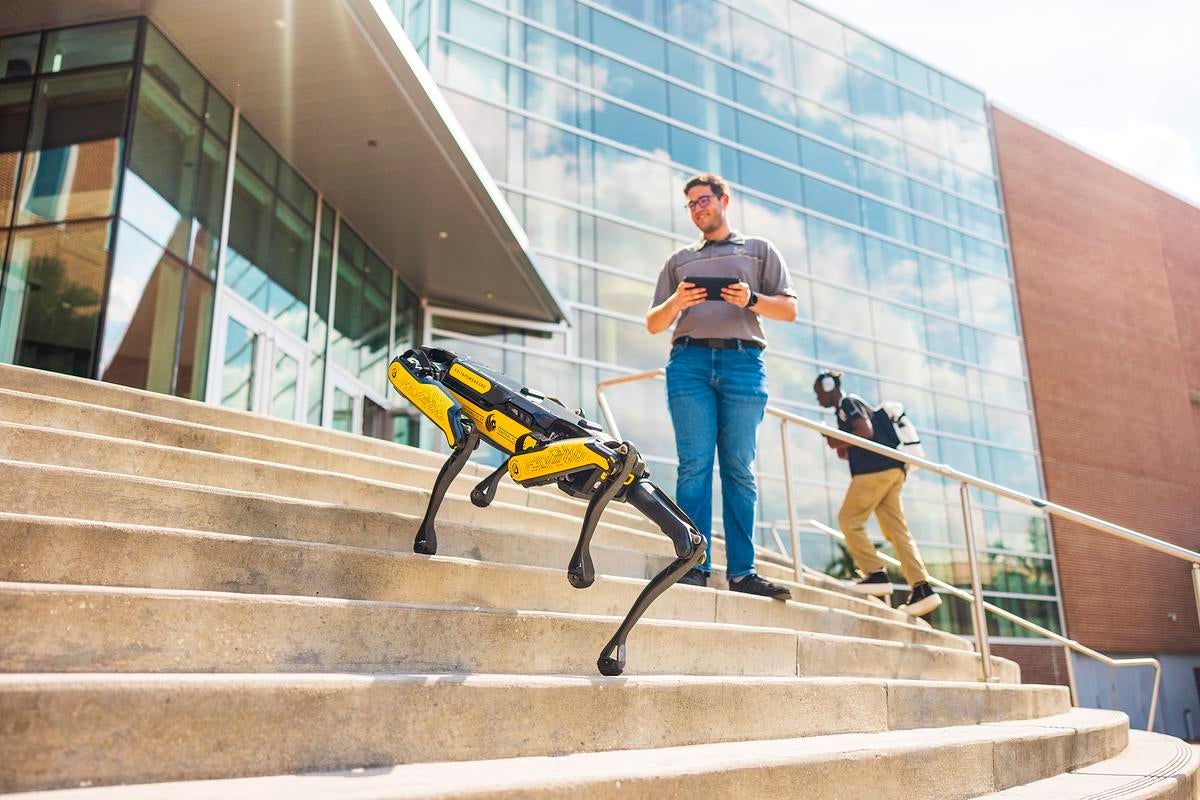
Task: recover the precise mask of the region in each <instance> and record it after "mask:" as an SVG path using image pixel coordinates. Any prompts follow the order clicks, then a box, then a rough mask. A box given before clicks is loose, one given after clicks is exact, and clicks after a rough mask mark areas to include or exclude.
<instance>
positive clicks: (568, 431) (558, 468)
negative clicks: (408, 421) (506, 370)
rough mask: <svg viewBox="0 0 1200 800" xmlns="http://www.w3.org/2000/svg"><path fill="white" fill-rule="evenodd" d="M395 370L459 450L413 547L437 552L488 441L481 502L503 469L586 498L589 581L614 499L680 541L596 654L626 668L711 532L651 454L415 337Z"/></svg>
mask: <svg viewBox="0 0 1200 800" xmlns="http://www.w3.org/2000/svg"><path fill="white" fill-rule="evenodd" d="M388 379H389V381H390V382H391V384H392V386H393V387H395V389H396V391H398V392H399V393H400V394H401V395H403V396H404V397H405V398H406V399H407V400H408V401H409V402H411V403H412V404H413V405H414V406H416V407H417V410H419V411H420V412H421V413H422V414H424V415H425V416H426V417H428V418H429V419H430V420H431V421H432V422H433V424H434V425H436V426H437V427H438V428H439V429H440V430H441V431H442V433H444V434H445V436H446V442H447V443H448V444H449V445H450V447H451V449H452V452H451V454H450V458H449V459H448V460H447V461H446V463H445V464H444V465H443V466H442V469H441V471H440V472H439V473H438V477H437V481H436V482H435V483H434V485H433V492H432V494H431V495H430V497H429V506H428V507H427V508H426V509H425V517H424V519H422V520H421V527H420V528H419V529H418V530H417V537H416V541H415V542H414V543H413V550H415V551H416V552H418V553H422V554H424V555H433V554H434V553H436V552H437V534H436V532H435V531H434V518H435V517H436V516H437V512H438V508H439V507H440V506H441V504H442V499H443V498H444V497H445V495H446V490H447V489H449V488H450V484H451V483H452V482H453V481H454V478H455V477H456V476H457V475H458V474H459V472H461V471H462V468H463V467H464V466H465V465H466V463H467V460H468V459H469V458H470V456H471V453H472V452H473V451H474V450H475V448H477V447H478V446H479V442H480V441H486V442H487V443H488V444H490V445H492V446H493V447H495V448H496V449H498V450H500V451H501V452H503V453H504V454H505V455H506V458H505V459H504V463H502V464H501V465H500V466H499V467H498V468H497V469H496V470H495V471H494V472H492V473H491V474H490V475H488V476H487V477H486V478H484V479H483V480H482V481H481V482H480V483H479V485H478V486H476V487H475V489H474V491H472V492H471V502H472V503H474V504H475V505H476V506H479V507H480V508H485V507H487V506H488V505H490V504H491V502H492V500H493V499H495V497H496V487H497V486H498V485H499V483H500V480H501V479H502V478H503V477H504V475H505V474H507V475H509V476H511V477H512V479H513V480H514V481H516V482H517V483H518V484H519V485H521V486H542V485H545V484H550V483H556V484H557V485H558V488H559V489H561V490H562V491H564V492H566V493H567V494H569V495H570V496H572V497H577V498H580V499H584V500H587V501H588V506H587V511H586V512H585V513H584V517H583V527H582V529H581V530H580V532H579V543H578V544H577V545H576V547H575V553H574V554H573V555H572V556H571V562H570V564H568V565H567V580H568V581H570V583H571V585H572V586H574V587H575V588H576V589H586V588H587V587H589V586H591V585H592V583H593V581H595V579H596V570H595V568H594V566H593V565H592V556H591V552H590V547H591V541H592V535H593V534H594V533H595V532H596V525H597V524H598V523H599V522H600V515H601V513H603V511H604V508H605V506H607V505H608V504H609V503H610V502H611V501H613V500H616V501H618V502H625V503H629V504H630V505H632V506H633V507H634V508H636V509H637V510H638V511H640V512H642V514H644V515H645V516H646V517H647V518H649V519H650V520H651V521H652V522H654V523H655V524H656V525H658V527H659V528H660V529H661V530H662V532H663V533H664V534H666V535H667V537H669V538H670V540H671V543H672V544H673V545H674V546H675V556H676V558H675V560H674V561H672V562H671V563H670V564H668V565H667V566H666V567H665V568H664V569H663V570H662V571H661V572H659V573H658V574H657V575H655V576H654V578H653V579H652V580H651V581H650V583H649V584H647V585H646V588H645V589H643V590H642V592H641V594H639V595H638V598H637V600H636V601H635V602H634V604H633V607H632V608H630V609H629V613H628V614H626V615H625V619H624V621H622V622H621V625H620V627H619V628H618V629H617V632H616V634H615V635H614V636H613V637H612V639H610V640H609V642H608V644H607V645H605V647H604V649H603V650H602V651H601V653H600V658H599V659H598V660H597V662H596V666H597V667H598V668H599V670H600V673H601V674H602V675H620V674H621V672H622V671H623V670H624V669H625V654H626V653H625V639H626V637H627V636H628V635H629V631H630V630H631V629H632V628H633V626H634V625H635V624H636V623H637V621H638V620H639V619H640V618H641V616H642V614H644V613H645V611H646V609H647V608H648V607H649V606H650V604H651V603H652V602H654V600H655V598H657V597H658V596H659V595H660V594H662V593H663V592H664V591H666V590H667V588H668V587H670V586H671V584H673V583H675V581H677V580H679V578H680V577H682V576H683V575H684V573H686V572H687V571H688V570H689V569H691V568H692V567H694V566H696V565H697V564H699V563H701V561H703V559H704V551H705V544H706V543H705V541H704V537H703V536H702V535H701V534H700V533H699V532H698V531H697V530H696V526H695V525H693V524H692V521H691V520H690V519H688V516H687V515H686V514H684V513H683V512H682V511H681V510H680V509H679V507H678V506H676V505H675V503H674V502H672V501H671V499H670V498H668V497H667V496H666V495H664V494H663V493H662V491H661V490H659V489H658V488H657V487H655V485H654V484H653V483H651V482H650V481H649V479H648V478H649V473H648V472H647V471H646V464H645V462H644V461H643V460H642V458H641V456H640V455H638V451H637V449H636V448H634V446H633V445H632V444H630V443H629V442H618V441H615V440H614V439H613V438H612V437H611V436H609V435H608V434H606V433H605V432H604V430H603V428H601V427H600V426H599V425H596V424H595V423H593V422H590V421H588V420H587V419H584V417H583V414H582V412H580V411H578V410H576V411H571V410H569V409H568V408H567V407H566V406H564V405H563V404H562V403H561V402H559V401H558V400H556V399H554V398H552V397H547V396H545V395H543V394H541V393H539V392H535V391H533V390H532V389H528V388H526V387H524V386H521V385H520V384H518V383H516V382H515V381H513V380H512V379H511V378H509V377H507V376H505V375H503V374H501V373H499V372H496V371H495V370H492V369H490V368H488V367H486V366H484V365H482V364H480V363H478V362H475V361H473V360H471V359H469V358H465V357H462V356H458V355H456V354H454V353H452V352H450V351H449V350H442V349H438V348H433V347H417V348H414V349H412V350H408V351H406V352H405V353H404V354H403V355H401V356H399V357H397V358H394V359H392V363H391V364H390V365H389V366H388Z"/></svg>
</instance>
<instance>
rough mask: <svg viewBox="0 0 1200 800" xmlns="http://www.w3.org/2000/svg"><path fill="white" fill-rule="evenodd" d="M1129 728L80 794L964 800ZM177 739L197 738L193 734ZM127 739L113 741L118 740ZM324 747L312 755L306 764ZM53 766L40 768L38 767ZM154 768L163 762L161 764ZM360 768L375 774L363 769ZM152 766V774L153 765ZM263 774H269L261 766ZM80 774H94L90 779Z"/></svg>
mask: <svg viewBox="0 0 1200 800" xmlns="http://www.w3.org/2000/svg"><path fill="white" fill-rule="evenodd" d="M64 696H65V693H64ZM621 708H622V706H621V705H620V704H619V702H616V703H615V705H614V709H615V710H616V711H617V712H618V713H620V710H621ZM354 711H355V709H347V711H346V714H345V717H346V719H347V721H349V720H351V719H353V718H354V716H355V715H354ZM1124 721H1125V720H1124V716H1123V715H1121V714H1117V713H1114V712H1097V711H1091V710H1083V709H1075V710H1073V711H1071V712H1069V713H1067V714H1063V715H1059V716H1057V717H1051V718H1047V719H1045V720H1040V721H1036V722H1025V723H1020V724H1017V723H1014V724H1007V723H1006V724H1000V725H969V726H962V727H953V728H930V729H926V730H923V731H921V733H920V734H919V735H914V734H913V733H912V732H908V731H900V732H884V733H844V734H833V735H822V736H813V737H808V738H799V739H797V738H792V739H775V740H769V741H764V740H755V741H746V742H735V743H712V744H694V745H689V746H678V747H663V748H656V749H649V750H646V749H642V750H615V751H610V752H588V753H578V752H577V753H572V754H569V755H561V756H553V757H549V756H541V757H517V758H509V759H494V760H487V761H465V762H455V763H447V762H440V763H425V764H412V765H408V766H397V767H390V768H388V767H384V768H381V769H376V770H366V771H362V770H356V771H354V772H341V773H331V774H311V775H293V776H279V777H269V778H258V779H254V778H251V779H242V780H221V781H198V782H196V783H173V784H158V785H149V786H122V787H119V788H114V789H87V790H81V791H78V792H76V793H73V794H72V795H71V796H72V797H78V798H81V800H91V798H111V797H121V798H129V800H142V799H143V798H151V797H155V798H161V797H170V798H173V799H175V800H194V799H195V798H202V797H204V798H207V797H222V798H230V800H237V799H238V798H265V797H303V798H326V797H328V798H333V797H345V796H347V795H346V792H347V791H353V796H354V797H355V798H360V799H362V798H418V797H419V798H431V797H432V798H468V797H470V798H480V797H499V798H518V797H520V798H560V797H561V798H567V797H570V798H613V797H617V796H620V797H623V798H624V797H633V798H647V799H649V798H680V800H684V798H687V799H688V800H690V798H695V797H732V796H738V795H739V794H741V793H743V792H745V791H747V790H748V789H750V788H752V789H753V791H754V793H755V794H756V795H757V796H761V797H793V796H796V791H797V787H803V789H802V792H803V795H804V796H807V797H821V798H848V797H855V798H872V800H874V799H875V798H884V797H891V796H894V795H895V792H896V791H897V786H898V781H900V780H902V781H903V783H904V785H911V786H920V787H921V795H922V796H924V797H929V798H939V800H960V799H965V798H970V797H977V796H979V795H983V794H986V793H988V792H992V791H995V790H996V788H997V787H998V785H1011V784H1012V783H1013V782H1014V781H1015V780H1016V779H1018V778H1031V777H1035V776H1041V777H1047V776H1051V775H1056V774H1059V773H1061V772H1063V771H1065V770H1067V769H1069V768H1070V766H1069V763H1070V762H1069V761H1065V760H1063V759H1062V757H1061V756H1062V753H1064V752H1065V751H1069V750H1072V749H1073V748H1072V747H1071V745H1069V744H1066V743H1067V742H1070V741H1071V740H1072V739H1074V738H1076V737H1078V736H1084V735H1087V736H1094V737H1096V738H1097V739H1098V740H1101V741H1103V742H1104V748H1103V750H1102V751H1101V755H1102V756H1103V757H1105V758H1109V757H1112V756H1114V755H1116V754H1117V753H1119V752H1120V751H1121V749H1122V748H1124V746H1125V737H1124V735H1123V733H1121V731H1122V730H1123V725H1124ZM280 723H281V724H280V725H279V726H278V727H280V728H287V727H289V720H288V719H287V718H284V719H281V720H280ZM348 727H349V726H348ZM110 733H112V734H115V733H116V731H111V732H110ZM173 733H174V735H175V736H181V735H182V736H183V737H184V738H185V739H186V738H188V737H187V734H186V733H183V732H173ZM215 735H216V736H217V737H218V738H217V739H216V740H215V741H214V742H212V744H220V743H222V742H225V743H227V746H224V747H213V746H210V747H209V748H207V751H215V753H217V754H218V757H225V756H226V754H229V753H236V752H245V751H248V750H255V751H265V752H264V757H267V758H269V757H270V756H268V755H267V753H269V752H270V751H269V750H267V749H266V748H253V747H244V746H243V744H242V742H241V741H240V740H239V739H238V738H237V736H236V732H233V731H228V732H225V733H224V734H222V733H221V732H219V731H218V732H215ZM128 738H130V737H121V736H113V741H117V742H120V741H122V739H126V740H128ZM163 738H164V739H165V738H169V737H163ZM151 741H159V739H157V738H155V739H152V740H151ZM1015 742H1020V743H1023V744H1024V745H1025V746H1027V748H1028V749H1029V750H1030V751H1031V752H1032V753H1035V754H1037V755H1038V757H1036V758H1034V759H1032V760H1031V761H1029V762H1028V763H1025V764H1022V765H1020V767H1019V768H1018V769H1016V771H1015V772H1012V771H1009V770H1010V765H1009V764H1008V763H1007V762H1005V761H1004V760H1003V759H999V760H997V759H996V758H995V755H996V752H997V750H998V749H1001V748H1005V747H1007V746H1010V745H1012V743H1015ZM1060 743H1061V744H1060ZM317 749H319V748H316V747H313V748H310V750H309V752H308V754H307V755H308V757H309V759H310V762H309V763H311V760H313V755H314V752H313V751H315V750H317ZM78 755H79V754H76V757H78ZM378 755H380V756H384V755H385V754H383V753H380V754H378ZM47 760H48V759H42V761H41V763H45V762H46V761H47ZM149 761H150V759H148V758H142V759H139V762H140V763H147V762H149ZM297 761H300V759H297ZM157 763H159V764H162V763H163V760H162V759H160V760H159V761H158V762H157ZM293 763H296V762H293ZM352 763H353V762H352ZM358 764H359V765H360V766H369V764H366V763H363V762H361V761H360V762H358ZM88 766H89V768H91V769H95V770H98V771H100V774H104V771H105V769H106V768H105V764H104V763H103V759H96V762H93V761H91V760H90V759H89V763H88ZM148 766H149V767H150V768H151V769H153V767H154V764H153V763H149V764H148ZM185 768H187V767H185ZM250 768H251V769H253V768H254V766H253V765H251V767H250ZM258 768H259V769H268V768H269V767H268V765H267V764H265V763H261V764H259V765H258ZM160 769H161V767H160ZM188 769H190V771H191V772H192V773H193V774H197V776H199V775H202V774H203V772H204V770H205V766H204V765H203V764H196V765H194V766H192V767H190V768H188ZM226 769H227V770H228V766H227V767H226ZM293 770H295V771H299V767H298V766H297V767H293ZM149 771H150V769H148V770H147V773H148V772H149ZM80 772H83V773H84V774H87V773H86V771H84V770H81V771H80ZM43 780H45V778H43ZM59 780H61V779H59ZM96 780H103V778H97V779H96ZM30 783H32V781H31V782H30ZM27 785H28V784H27ZM43 785H45V784H43ZM57 785H62V783H59V784H57ZM1043 797H1045V796H1043Z"/></svg>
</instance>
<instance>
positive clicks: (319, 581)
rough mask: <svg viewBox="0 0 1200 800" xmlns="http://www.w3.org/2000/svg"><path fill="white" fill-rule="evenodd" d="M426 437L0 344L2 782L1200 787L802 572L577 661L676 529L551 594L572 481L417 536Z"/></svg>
mask: <svg viewBox="0 0 1200 800" xmlns="http://www.w3.org/2000/svg"><path fill="white" fill-rule="evenodd" d="M441 461H442V457H441V456H439V455H436V454H433V453H428V452H424V451H420V450H415V449H412V448H407V447H402V446H399V445H392V444H388V443H385V442H380V441H377V440H372V439H367V438H363V437H355V436H349V435H345V434H341V433H337V432H334V431H329V430H322V429H318V428H313V427H309V426H304V425H298V424H294V423H287V422H281V421H278V420H271V419H267V418H263V417H256V416H252V415H248V414H243V413H238V412H232V411H228V410H224V409H219V408H215V407H213V406H208V405H203V404H198V403H193V402H190V401H185V400H179V399H176V398H171V397H164V396H161V395H156V394H150V393H146V392H138V391H132V390H128V389H124V388H121V387H115V386H111V385H107V384H101V383H95V382H91V381H83V380H78V379H73V378H67V377H63V376H58V375H52V374H49V373H43V372H37V371H33V370H26V369H22V368H17V367H11V366H0V792H29V793H30V794H29V795H28V796H29V797H60V796H61V797H66V798H79V799H80V800H84V799H85V798H93V797H96V798H100V797H104V798H109V797H114V798H115V797H121V798H150V797H164V798H201V797H204V798H209V797H230V798H268V797H269V798H279V797H289V798H291V797H301V798H305V797H312V798H335V797H337V798H342V797H355V798H408V797H446V798H451V797H453V798H466V797H514V798H515V797H538V798H540V797H567V796H570V797H597V798H599V797H606V798H607V797H617V796H621V797H625V796H628V797H655V798H659V797H689V798H691V797H726V796H742V795H745V796H755V797H791V796H795V797H805V798H830V799H831V800H832V799H834V798H854V800H864V798H869V799H874V798H884V797H893V796H914V797H928V798H971V797H995V798H1100V797H1103V798H1135V797H1136V798H1173V799H1179V800H1182V798H1195V797H1197V785H1198V784H1197V778H1196V770H1197V759H1196V757H1195V756H1194V755H1193V754H1192V752H1191V751H1190V750H1189V749H1187V748H1186V747H1184V746H1183V745H1182V744H1181V743H1180V742H1178V741H1177V740H1174V739H1171V738H1169V737H1163V736H1155V735H1152V734H1139V733H1136V732H1133V733H1131V732H1130V731H1129V730H1128V725H1127V720H1126V719H1125V717H1124V715H1122V714H1120V713H1117V712H1109V711H1096V710H1084V709H1072V708H1071V707H1070V704H1069V700H1068V696H1067V692H1066V689H1065V688H1063V687H1051V686H1032V685H1023V684H1021V683H1020V682H1019V680H1020V676H1019V670H1018V669H1017V667H1016V665H1015V664H1014V663H1012V662H1009V661H1005V660H1003V659H998V658H997V659H994V667H993V668H994V672H995V674H996V675H998V676H999V678H1000V680H1001V683H997V684H992V685H983V684H980V683H978V682H976V677H977V675H978V672H979V669H978V659H977V656H976V655H975V654H974V652H973V650H972V649H971V647H970V645H969V644H968V643H966V642H965V641H964V640H962V639H961V638H959V637H955V636H951V635H948V634H945V633H942V632H939V631H936V630H933V629H931V628H930V627H929V626H928V625H927V624H925V623H924V622H922V621H920V620H914V619H910V618H907V617H905V616H903V615H901V614H899V613H897V612H896V611H894V610H892V609H890V608H888V607H886V606H884V605H883V604H881V603H878V602H874V601H870V602H868V601H866V600H863V599H860V598H858V597H855V596H852V595H850V594H847V593H846V592H845V591H844V589H843V588H842V586H841V585H840V584H839V583H838V582H837V581H834V580H832V579H829V578H827V577H825V576H817V575H814V576H812V578H811V580H809V581H808V582H807V583H806V584H805V585H804V586H793V595H794V597H795V599H794V600H793V601H791V602H788V603H780V602H776V601H772V600H768V599H764V598H756V597H746V596H742V595H736V594H732V593H730V592H728V591H722V590H718V589H711V588H710V589H702V588H698V587H689V586H676V587H673V588H672V589H670V590H669V591H668V592H667V593H666V594H664V595H663V597H661V598H660V599H659V600H658V602H657V603H655V605H653V606H652V607H651V609H650V611H649V613H648V614H647V617H646V619H644V620H643V621H642V622H641V623H640V624H639V625H638V626H637V628H635V630H634V633H633V634H632V635H631V637H630V640H629V662H628V666H627V670H626V675H625V676H622V677H620V678H602V677H600V676H599V675H597V674H596V673H595V669H594V662H595V658H596V655H597V653H598V652H599V650H600V648H601V647H602V646H603V644H604V643H605V642H606V641H607V639H608V637H609V636H610V635H611V633H612V631H613V630H614V629H615V626H616V625H617V623H618V622H619V619H620V617H621V616H622V615H623V614H624V613H625V611H626V610H627V608H628V607H629V605H630V603H631V602H632V600H633V598H634V597H635V596H636V594H637V592H638V591H639V590H640V588H641V587H642V586H643V585H644V583H645V580H646V579H647V578H648V577H649V576H651V575H653V574H654V573H655V572H657V571H658V570H659V569H661V567H662V566H664V565H665V564H666V563H667V562H668V561H669V560H670V559H671V557H672V556H671V552H672V551H671V546H670V543H669V542H668V540H667V539H666V538H665V537H664V536H662V535H661V534H659V533H657V531H655V529H654V528H653V527H652V526H651V525H650V524H649V523H647V522H646V521H645V520H644V519H642V518H641V517H640V516H638V515H637V514H636V513H635V512H633V511H632V509H630V508H628V507H624V506H616V507H614V508H611V509H610V510H609V511H608V512H607V513H606V515H605V519H604V522H603V523H602V525H601V527H600V530H599V532H598V534H597V541H596V546H595V548H594V557H595V561H596V565H597V571H598V572H600V573H601V575H600V577H599V578H598V579H597V581H596V583H595V585H594V586H592V587H591V588H590V589H588V590H585V591H577V590H574V589H572V588H571V587H570V586H569V584H568V583H567V580H566V576H565V566H566V563H567V559H568V557H569V555H570V553H571V551H572V549H573V547H574V540H575V537H576V536H577V534H578V530H579V524H580V519H581V514H582V508H583V506H582V504H580V503H578V502H576V501H574V500H571V499H570V498H567V497H566V496H565V495H562V494H560V493H558V492H556V491H555V490H553V489H538V490H532V491H530V490H525V489H522V488H520V487H517V486H515V485H513V484H511V483H507V482H506V483H505V484H503V485H502V487H501V490H500V494H499V496H498V500H497V502H496V503H495V504H494V505H493V506H492V507H491V508H488V509H478V508H475V507H474V506H473V505H471V503H470V502H469V501H468V500H467V498H466V495H467V492H468V491H469V490H470V488H471V487H472V486H473V485H474V483H475V482H476V481H477V480H478V479H479V477H481V476H482V475H483V474H484V472H485V470H484V469H483V468H477V467H475V466H474V465H472V466H469V467H468V468H467V470H466V471H465V473H466V474H464V475H463V476H462V477H460V479H459V481H458V482H457V483H456V485H455V488H454V490H452V491H453V492H454V493H452V495H451V496H450V497H449V498H448V499H447V502H446V504H445V505H444V506H443V512H442V515H441V517H440V520H441V522H440V525H439V544H440V546H441V550H440V552H439V555H438V556H436V557H432V558H428V557H423V556H416V555H413V554H412V553H411V545H412V539H413V536H414V533H415V529H416V525H417V523H418V521H419V518H420V515H421V514H422V512H423V509H424V503H425V498H426V497H427V494H428V487H429V486H431V485H432V482H433V478H434V476H435V474H436V472H437V469H438V467H439V466H440V464H441ZM717 550H718V553H719V551H720V548H719V547H718V548H717ZM717 567H718V571H719V567H720V565H719V564H718V565H717ZM759 569H760V572H762V573H763V574H764V575H767V576H769V577H772V578H774V579H777V580H779V579H786V578H787V576H788V575H789V574H790V572H789V570H787V569H786V568H785V567H783V566H782V565H773V564H770V563H762V564H760V567H759Z"/></svg>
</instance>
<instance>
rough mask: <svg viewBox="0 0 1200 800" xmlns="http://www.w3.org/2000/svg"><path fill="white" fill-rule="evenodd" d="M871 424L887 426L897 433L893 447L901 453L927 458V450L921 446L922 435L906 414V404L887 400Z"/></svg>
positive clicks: (872, 418)
mask: <svg viewBox="0 0 1200 800" xmlns="http://www.w3.org/2000/svg"><path fill="white" fill-rule="evenodd" d="M871 424H872V425H873V426H877V425H887V426H890V427H891V428H892V430H893V431H894V432H895V438H896V442H897V443H896V444H894V445H892V446H893V447H895V448H896V449H897V450H899V451H900V452H901V453H907V454H908V455H910V456H916V457H917V458H924V457H925V448H924V447H922V446H921V435H920V434H919V433H917V426H916V425H913V424H912V420H910V419H909V418H908V415H907V414H905V413H904V404H903V403H899V402H897V401H895V400H885V401H884V402H882V403H880V404H879V408H877V409H876V410H875V413H874V414H872V415H871Z"/></svg>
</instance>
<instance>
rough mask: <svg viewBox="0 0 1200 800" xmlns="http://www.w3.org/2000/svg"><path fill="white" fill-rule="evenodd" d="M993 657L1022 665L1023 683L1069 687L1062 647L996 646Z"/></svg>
mask: <svg viewBox="0 0 1200 800" xmlns="http://www.w3.org/2000/svg"><path fill="white" fill-rule="evenodd" d="M991 649H992V655H994V656H1000V657H1001V658H1007V659H1011V660H1012V661H1016V662H1017V663H1018V664H1020V665H1021V683H1048V684H1055V685H1058V686H1067V685H1068V684H1069V683H1070V681H1069V680H1068V679H1067V658H1066V653H1065V652H1064V651H1063V649H1062V648H1061V647H1044V646H1041V645H1023V644H994V645H992V648H991Z"/></svg>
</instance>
